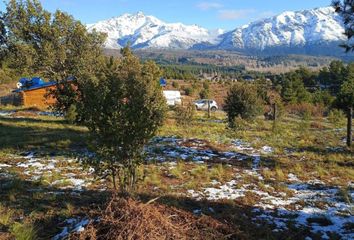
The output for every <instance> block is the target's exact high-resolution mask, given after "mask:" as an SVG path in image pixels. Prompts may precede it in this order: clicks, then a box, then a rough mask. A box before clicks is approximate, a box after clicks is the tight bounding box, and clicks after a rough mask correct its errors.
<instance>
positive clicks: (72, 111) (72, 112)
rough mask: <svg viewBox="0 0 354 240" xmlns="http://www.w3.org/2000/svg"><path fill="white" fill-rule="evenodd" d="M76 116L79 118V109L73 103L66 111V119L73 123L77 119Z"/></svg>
mask: <svg viewBox="0 0 354 240" xmlns="http://www.w3.org/2000/svg"><path fill="white" fill-rule="evenodd" d="M76 118H77V111H76V105H75V104H72V105H71V106H70V107H69V109H68V111H67V112H66V114H65V120H66V121H67V122H68V123H70V124H73V123H75V121H76Z"/></svg>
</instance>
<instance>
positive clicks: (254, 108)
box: [224, 84, 262, 127]
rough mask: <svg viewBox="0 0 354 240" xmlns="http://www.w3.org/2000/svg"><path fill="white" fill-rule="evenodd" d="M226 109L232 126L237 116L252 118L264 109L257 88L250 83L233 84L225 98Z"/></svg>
mask: <svg viewBox="0 0 354 240" xmlns="http://www.w3.org/2000/svg"><path fill="white" fill-rule="evenodd" d="M224 110H225V111H226V113H227V116H228V120H229V123H230V126H231V127H233V126H234V125H233V123H234V120H235V118H236V117H240V118H242V119H252V118H254V117H256V116H257V115H258V114H259V113H260V112H261V111H262V102H261V100H260V99H259V98H258V95H257V89H256V87H255V86H254V85H250V84H235V85H233V86H232V87H231V88H230V90H229V92H228V94H227V96H226V99H225V105H224Z"/></svg>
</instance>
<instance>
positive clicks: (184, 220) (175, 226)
mask: <svg viewBox="0 0 354 240" xmlns="http://www.w3.org/2000/svg"><path fill="white" fill-rule="evenodd" d="M232 232H233V231H232V229H231V227H229V226H227V225H225V224H222V223H220V222H219V221H217V220H215V219H213V218H211V217H208V216H204V215H203V216H202V217H196V216H194V215H193V214H191V213H189V212H186V211H182V210H179V209H177V208H173V207H167V206H165V205H161V204H156V203H152V204H146V203H141V202H138V201H135V200H132V199H124V198H113V199H112V200H111V201H110V202H109V204H108V207H107V209H106V210H105V212H104V213H103V215H102V216H101V217H100V221H99V222H98V223H90V224H89V225H88V226H87V227H86V228H85V231H83V232H81V233H80V234H79V235H74V236H71V238H70V239H79V240H93V239H100V240H108V239H110V240H111V239H116V240H123V239H136V240H137V239H146V240H153V239H154V240H162V239H163V240H168V239H200V240H201V239H230V238H234V237H235V236H234V234H232Z"/></svg>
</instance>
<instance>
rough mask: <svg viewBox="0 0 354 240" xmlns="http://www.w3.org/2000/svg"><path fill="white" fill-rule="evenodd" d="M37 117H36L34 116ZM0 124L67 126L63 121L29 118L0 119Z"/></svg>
mask: <svg viewBox="0 0 354 240" xmlns="http://www.w3.org/2000/svg"><path fill="white" fill-rule="evenodd" d="M36 117H37V116H36ZM0 120H1V121H2V122H10V123H39V124H40V123H48V124H52V123H53V124H67V122H66V121H65V120H64V119H41V118H31V117H14V118H8V117H0Z"/></svg>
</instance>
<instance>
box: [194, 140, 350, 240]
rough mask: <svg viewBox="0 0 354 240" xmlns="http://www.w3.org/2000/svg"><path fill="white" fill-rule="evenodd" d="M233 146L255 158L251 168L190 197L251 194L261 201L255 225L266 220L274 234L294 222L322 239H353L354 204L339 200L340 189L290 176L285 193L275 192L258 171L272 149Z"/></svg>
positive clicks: (242, 195) (243, 195)
mask: <svg viewBox="0 0 354 240" xmlns="http://www.w3.org/2000/svg"><path fill="white" fill-rule="evenodd" d="M233 144H234V145H235V148H236V149H237V150H240V151H243V152H247V153H249V154H250V155H251V156H252V157H253V165H252V169H251V170H247V169H246V170H243V171H242V172H241V173H237V175H236V176H235V177H234V179H233V180H231V181H230V182H227V183H225V184H222V185H221V184H215V183H212V185H213V187H208V188H204V189H203V190H201V191H195V190H192V189H191V190H188V191H187V195H189V196H190V197H192V198H196V199H208V200H221V199H232V200H234V199H241V198H242V197H245V196H246V193H251V194H252V195H256V196H258V198H257V199H259V200H257V203H256V204H255V205H254V206H253V207H254V210H253V213H254V214H255V216H254V218H253V220H254V222H255V223H259V222H264V221H265V222H267V223H268V224H271V225H273V226H274V229H273V231H274V232H277V231H282V230H286V229H287V226H288V224H289V223H290V222H291V221H293V222H295V225H296V227H308V228H309V229H310V230H311V232H313V233H316V234H317V233H319V234H321V235H322V238H323V239H326V238H329V236H328V234H329V233H335V234H337V235H339V236H340V237H341V238H342V239H354V232H353V229H352V225H351V224H353V223H354V215H353V214H354V213H353V209H354V205H353V204H352V203H346V202H344V200H343V199H341V198H340V196H339V191H340V189H339V188H338V187H328V186H326V185H325V184H324V183H323V182H322V181H319V180H317V179H314V180H310V181H308V182H301V181H300V180H299V179H298V178H297V176H296V175H295V174H292V173H291V174H289V175H288V182H284V183H283V185H284V186H286V188H287V189H286V191H285V192H279V191H275V190H274V188H273V187H271V186H270V185H267V184H264V183H263V182H262V181H263V177H262V176H261V174H260V173H259V169H258V168H259V163H260V161H261V155H260V152H270V149H271V148H270V147H269V148H268V147H263V148H262V149H261V150H260V151H257V150H255V149H254V148H252V147H251V146H250V145H249V144H247V143H245V142H242V141H241V140H236V141H234V142H233ZM272 151H273V150H272ZM242 175H250V176H253V177H256V178H257V179H258V180H259V181H260V182H262V183H263V186H264V187H263V188H262V189H260V188H259V187H258V185H256V184H254V183H251V184H244V183H242ZM264 188H265V189H266V190H265V189H264ZM272 190H273V191H272ZM289 192H290V193H289ZM353 193H354V191H353V190H351V191H350V192H349V194H350V195H351V196H352V195H353ZM347 228H348V229H347Z"/></svg>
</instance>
